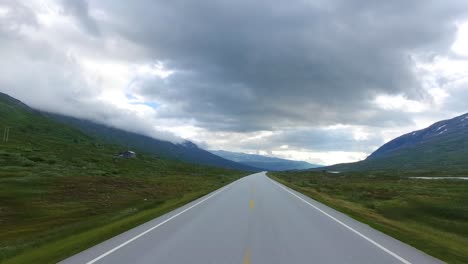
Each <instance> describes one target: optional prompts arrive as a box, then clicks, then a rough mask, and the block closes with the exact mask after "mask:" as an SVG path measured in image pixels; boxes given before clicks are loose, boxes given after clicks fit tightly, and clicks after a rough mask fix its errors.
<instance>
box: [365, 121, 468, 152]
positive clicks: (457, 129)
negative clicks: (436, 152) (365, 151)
mask: <svg viewBox="0 0 468 264" xmlns="http://www.w3.org/2000/svg"><path fill="white" fill-rule="evenodd" d="M467 137H468V114H464V115H461V116H458V117H455V118H452V119H449V120H443V121H439V122H437V123H434V124H432V125H431V126H429V127H427V128H425V129H421V130H418V131H414V132H411V133H408V134H405V135H402V136H400V137H397V138H395V139H393V140H391V141H390V142H388V143H386V144H384V145H383V146H381V147H380V148H378V149H377V150H376V151H374V152H373V153H372V154H371V155H370V156H369V157H368V159H375V158H379V157H386V156H391V155H392V153H394V152H396V153H398V151H402V150H404V149H405V148H411V147H416V146H417V145H420V144H426V145H430V144H437V142H440V141H446V142H449V141H454V140H458V139H462V140H463V139H466V138H467Z"/></svg>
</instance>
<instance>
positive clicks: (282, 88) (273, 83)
mask: <svg viewBox="0 0 468 264" xmlns="http://www.w3.org/2000/svg"><path fill="white" fill-rule="evenodd" d="M108 3H109V5H107V4H106V2H98V3H96V6H98V7H100V8H102V9H103V10H106V11H108V12H110V13H112V14H113V15H114V16H115V18H116V19H115V20H116V21H118V22H115V23H114V24H110V25H107V27H108V28H109V29H110V30H114V31H115V32H118V33H119V34H122V35H123V36H126V37H127V38H129V39H131V40H133V41H135V42H137V43H139V44H141V45H144V46H145V47H146V50H147V54H148V56H149V57H150V58H153V59H155V60H161V61H163V62H165V63H166V66H167V67H169V68H171V69H174V70H176V73H175V74H173V75H171V76H170V77H169V78H167V79H165V80H162V79H159V78H152V79H144V80H140V81H141V83H140V84H141V85H140V86H139V87H137V92H139V93H140V94H142V95H144V96H148V97H152V98H154V100H156V101H158V102H161V103H162V104H166V105H171V107H170V108H168V110H169V111H167V112H166V113H162V115H163V116H165V117H168V116H170V117H184V118H192V119H195V120H196V121H198V122H199V124H200V125H201V126H203V127H206V128H210V129H219V130H237V131H249V130H259V129H275V127H281V126H289V125H291V126H294V125H304V124H310V125H326V124H334V123H346V124H370V125H375V124H377V123H378V122H381V120H382V118H381V117H382V115H384V116H387V117H388V115H386V114H385V113H383V111H382V110H380V109H376V108H375V105H373V104H372V103H371V100H372V99H373V98H374V97H375V96H376V95H378V94H403V95H404V96H406V97H408V98H411V99H414V100H425V98H426V97H427V94H425V91H424V90H423V89H421V87H420V84H419V80H418V76H416V75H415V73H414V64H415V61H414V59H413V57H412V54H427V55H431V54H444V53H445V52H447V51H448V49H449V48H450V45H451V43H452V42H453V39H454V35H455V32H456V27H455V24H454V23H455V22H457V21H459V20H460V19H461V18H462V17H463V16H465V15H466V10H468V9H467V7H468V2H466V1H457V0H450V1H430V2H428V1H422V0H420V1H409V2H408V1H372V2H369V1H201V2H200V1H136V2H124V3H121V4H120V5H119V4H117V5H116V4H115V1H108ZM357 116H359V119H358V118H357ZM392 118H393V119H395V120H397V119H400V121H405V117H404V116H402V115H395V116H392ZM375 121H377V123H375Z"/></svg>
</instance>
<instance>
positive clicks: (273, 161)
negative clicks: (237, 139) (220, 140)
mask: <svg viewBox="0 0 468 264" xmlns="http://www.w3.org/2000/svg"><path fill="white" fill-rule="evenodd" d="M211 152H212V153H213V154H215V155H218V156H220V157H223V158H225V159H228V160H232V161H235V162H238V163H242V164H245V165H248V166H252V167H256V168H263V169H265V170H268V171H285V170H305V169H310V168H317V167H320V165H315V164H310V163H308V162H305V161H296V160H287V159H280V158H273V157H266V156H261V155H253V154H245V153H238V152H229V151H224V150H215V151H211Z"/></svg>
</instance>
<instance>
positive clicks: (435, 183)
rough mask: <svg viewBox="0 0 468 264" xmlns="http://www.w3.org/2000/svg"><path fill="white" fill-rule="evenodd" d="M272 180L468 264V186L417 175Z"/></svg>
mask: <svg viewBox="0 0 468 264" xmlns="http://www.w3.org/2000/svg"><path fill="white" fill-rule="evenodd" d="M269 175H270V177H272V178H274V179H276V180H278V181H279V182H281V183H283V184H285V185H287V186H289V187H291V188H293V189H295V190H297V191H299V192H301V193H303V194H305V195H308V196H309V197H311V198H313V199H316V200H318V201H320V202H323V203H325V204H327V205H329V206H331V207H333V208H335V209H337V210H339V211H342V212H344V213H346V214H348V215H350V216H352V217H354V218H356V219H357V220H359V221H362V222H365V223H367V224H369V225H371V226H372V227H374V228H376V229H379V230H381V231H383V232H385V233H387V234H389V235H391V236H393V237H395V238H397V239H399V240H401V241H403V242H406V243H408V244H410V245H412V246H414V247H416V248H418V249H420V250H423V251H425V252H427V253H428V254H430V255H433V256H435V257H437V258H440V259H442V260H444V261H446V262H448V263H460V264H461V263H468V251H467V248H468V205H467V203H466V202H467V201H468V181H466V180H465V181H464V180H415V179H410V178H408V176H416V175H418V176H427V175H425V174H421V173H418V172H408V173H404V172H400V174H399V176H396V175H395V174H393V173H392V172H384V171H381V172H346V173H340V174H327V173H324V172H313V171H309V172H275V173H269Z"/></svg>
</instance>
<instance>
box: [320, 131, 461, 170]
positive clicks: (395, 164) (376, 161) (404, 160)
mask: <svg viewBox="0 0 468 264" xmlns="http://www.w3.org/2000/svg"><path fill="white" fill-rule="evenodd" d="M467 161H468V135H467V136H466V137H461V138H460V137H456V138H450V137H447V138H441V139H438V140H434V141H432V142H430V143H427V144H417V145H414V146H411V147H408V148H404V149H401V150H399V151H395V152H393V153H391V154H388V155H387V156H385V157H379V158H373V159H367V160H363V161H360V162H355V163H348V164H337V165H334V166H330V167H327V168H326V169H328V170H337V171H352V170H354V171H359V170H432V171H436V172H440V173H442V174H450V175H466V174H467V172H468V162H467Z"/></svg>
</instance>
